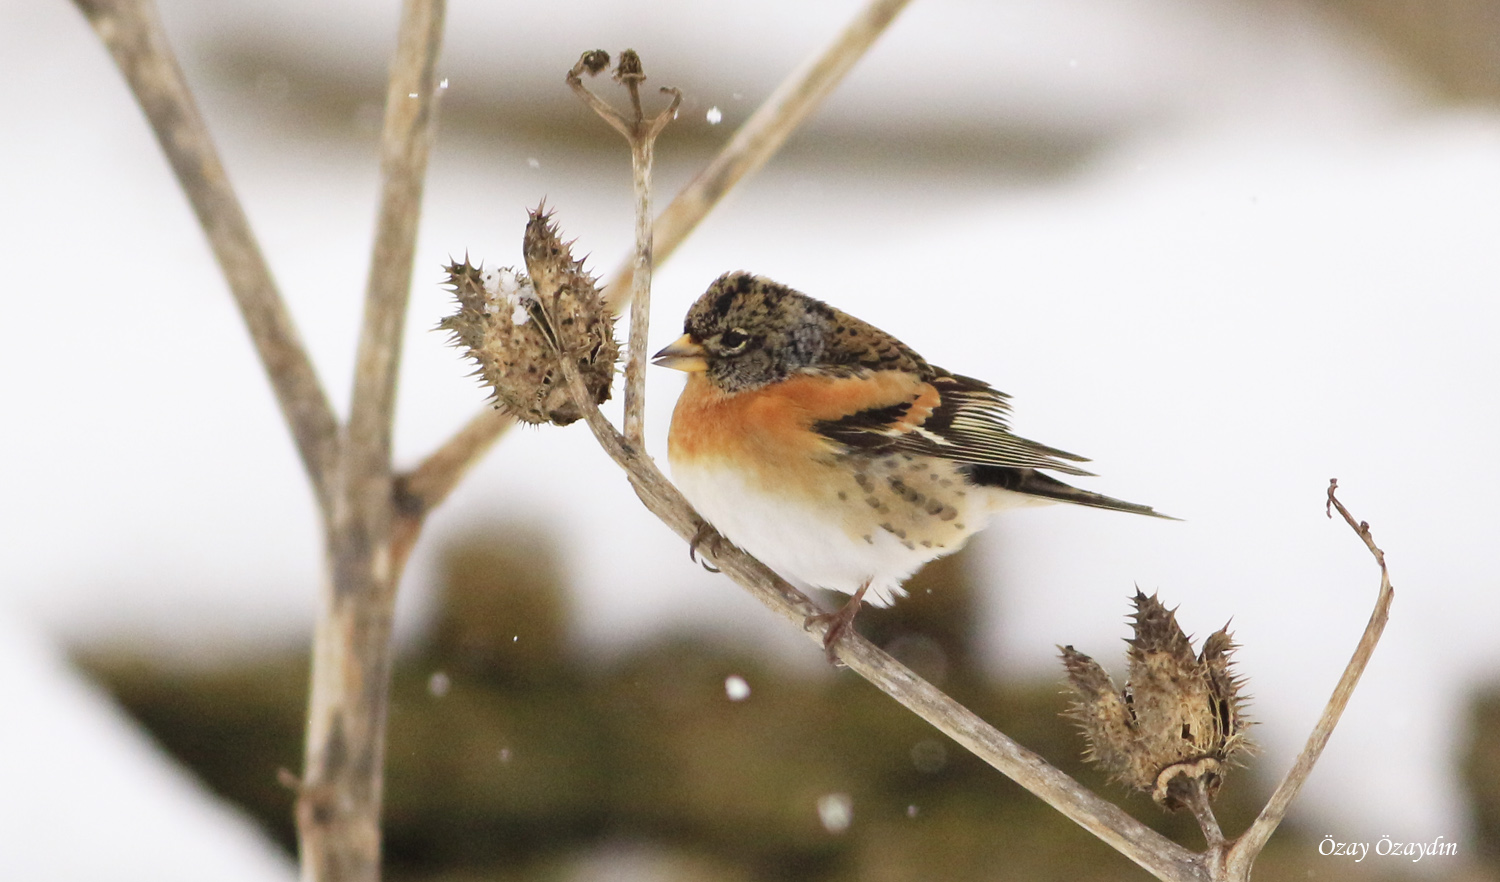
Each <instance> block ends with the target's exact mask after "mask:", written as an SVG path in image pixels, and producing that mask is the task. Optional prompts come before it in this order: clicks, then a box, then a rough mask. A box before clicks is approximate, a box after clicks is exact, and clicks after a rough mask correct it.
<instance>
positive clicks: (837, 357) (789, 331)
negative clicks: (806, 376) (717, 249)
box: [683, 272, 934, 392]
mask: <svg viewBox="0 0 1500 882" xmlns="http://www.w3.org/2000/svg"><path fill="white" fill-rule="evenodd" d="M683 331H684V332H685V333H686V335H687V336H688V337H689V338H691V339H692V341H693V342H694V343H696V344H698V345H700V346H702V348H703V352H704V359H705V361H706V362H707V369H706V371H707V378H708V380H709V381H710V382H712V383H713V384H714V385H715V386H717V387H718V388H720V389H722V390H724V391H726V392H741V391H746V390H750V389H758V388H761V387H763V386H766V385H769V384H771V383H775V382H777V381H779V380H784V379H786V378H787V377H789V376H792V375H793V374H796V373H798V372H800V371H804V370H806V369H809V368H813V367H817V368H818V369H820V370H822V371H824V372H832V373H834V374H838V375H854V374H858V373H861V372H863V371H866V370H880V369H887V368H896V369H902V370H911V371H915V372H916V373H918V374H920V375H922V376H924V377H926V376H930V375H931V374H932V373H933V372H934V371H933V368H931V367H930V366H929V365H928V364H927V363H926V362H925V361H923V360H922V357H921V356H919V355H917V354H916V353H915V352H913V351H911V349H909V348H908V347H907V346H906V345H905V344H903V343H901V341H899V340H897V339H896V338H895V337H892V336H891V335H889V334H887V333H885V332H884V331H882V330H880V329H879V328H876V327H875V326H873V325H871V324H868V323H866V322H863V321H860V320H859V319H857V318H855V317H854V316H852V315H849V314H848V313H845V312H842V311H840V310H838V309H835V308H833V307H832V306H829V305H828V304H826V303H824V302H823V301H821V300H818V299H816V298H813V297H809V296H807V295H806V294H803V293H802V292H800V291H797V290H795V289H792V288H789V287H787V286H786V285H783V284H780V283H779V282H773V281H771V280H770V279H767V278H765V277H764V276H757V275H752V274H751V273H747V272H731V273H725V274H724V275H722V276H720V277H719V278H717V279H715V280H714V283H713V284H712V285H709V286H708V290H707V291H704V292H703V294H702V296H700V297H699V298H698V300H697V302H695V303H694V304H693V306H692V308H691V309H690V310H688V314H687V319H686V320H685V321H684V322H683Z"/></svg>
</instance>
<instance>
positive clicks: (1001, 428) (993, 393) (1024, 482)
mask: <svg viewBox="0 0 1500 882" xmlns="http://www.w3.org/2000/svg"><path fill="white" fill-rule="evenodd" d="M683 330H684V332H685V333H683V335H682V336H681V337H680V338H678V339H677V340H676V341H675V342H673V343H672V344H671V345H670V346H667V347H666V348H665V349H663V350H661V351H660V352H658V353H656V355H655V356H654V357H653V363H654V364H657V365H661V366H663V367H669V368H675V369H677V370H680V371H686V372H687V373H688V381H687V386H686V387H685V388H684V389H683V391H682V395H681V397H679V398H678V399H677V407H676V409H675V410H674V411H673V413H672V427H671V430H670V433H669V434H668V436H667V452H668V459H669V461H670V462H671V464H672V477H673V479H674V480H675V482H676V484H677V487H678V489H680V490H681V491H682V493H683V495H684V496H686V497H687V499H688V501H689V502H691V503H692V504H693V506H694V507H695V508H696V509H697V510H698V513H699V514H701V515H702V516H703V517H704V518H706V519H707V520H708V521H709V522H710V523H711V524H712V525H713V526H714V528H716V529H717V530H718V531H719V533H720V534H721V535H723V536H724V537H725V538H727V539H728V540H729V541H731V542H733V543H734V544H735V545H738V546H739V547H741V548H743V549H744V550H745V551H747V552H749V553H750V554H753V555H754V556H755V557H757V558H759V559H760V560H761V561H762V562H763V563H765V564H766V565H767V566H769V567H771V568H772V569H774V570H776V571H777V572H778V573H780V574H782V575H784V576H790V577H792V578H793V579H794V580H797V581H800V582H803V583H805V584H807V585H810V586H813V587H816V588H828V589H832V590H834V591H839V592H842V593H844V594H849V595H851V598H850V600H849V603H848V604H847V605H846V606H845V607H844V608H843V609H842V610H840V611H839V612H836V613H831V614H823V615H820V616H813V617H811V618H810V619H809V626H810V625H811V624H812V622H813V621H816V620H826V621H828V622H829V628H828V630H827V631H826V632H825V634H824V646H825V648H826V649H827V651H828V653H829V658H830V660H833V659H834V652H833V647H834V644H835V643H836V642H837V641H838V639H839V637H840V636H842V634H843V632H844V631H845V630H847V629H848V628H849V627H850V625H851V623H852V622H853V619H854V616H855V614H856V613H857V612H858V611H859V606H860V603H861V601H863V600H868V601H869V602H870V603H872V604H874V605H876V606H887V605H889V604H891V603H892V602H894V601H895V599H896V598H898V597H901V596H903V595H904V594H905V592H904V591H903V590H902V589H901V583H902V581H904V580H905V579H906V578H907V577H908V576H910V575H911V574H912V573H914V572H916V570H917V569H918V568H919V567H921V566H922V564H924V563H926V562H927V561H929V560H932V559H933V558H936V557H940V556H942V555H945V554H951V553H952V552H954V551H957V550H958V549H959V548H960V547H962V545H963V544H964V542H965V541H966V540H968V538H969V537H970V536H972V535H973V534H974V533H975V532H977V531H978V530H980V529H981V528H982V527H983V526H984V525H985V521H986V520H987V519H988V516H989V515H990V513H992V512H995V511H998V510H1000V509H1003V508H1010V507H1013V506H1020V505H1032V504H1037V503H1048V502H1071V503H1075V504H1077V505H1087V506H1092V507H1094V508H1107V509H1113V510H1115V511H1128V512H1134V513H1136V514H1143V515H1151V516H1153V517H1161V518H1166V517H1167V516H1166V515H1163V514H1159V513H1158V512H1156V511H1154V510H1152V509H1151V507H1150V506H1146V505H1137V504H1135V503H1132V502H1124V501H1121V500H1119V499H1113V498H1111V497H1108V496H1102V495H1100V494H1098V493H1091V492H1089V491H1087V490H1080V489H1078V488H1076V487H1072V486H1069V485H1068V484H1064V483H1063V482H1062V481H1059V480H1057V479H1056V478H1053V477H1050V476H1048V475H1045V474H1043V473H1042V472H1041V471H1040V470H1042V469H1045V470H1049V471H1054V472H1061V473H1063V474H1067V475H1089V474H1091V473H1090V472H1087V471H1084V470H1083V469H1081V468H1079V467H1078V466H1076V465H1074V463H1078V462H1087V460H1086V459H1084V458H1083V457H1081V456H1077V455H1075V454H1072V453H1068V452H1066V451H1063V450H1058V449H1057V448H1055V447H1048V446H1046V445H1044V444H1038V443H1037V442H1035V441H1031V440H1028V439H1026V438H1021V437H1019V436H1017V435H1014V434H1012V433H1011V431H1010V427H1009V423H1008V418H1009V415H1010V402H1009V396H1007V395H1006V394H1005V393H1004V392H1001V391H999V390H997V389H994V388H991V387H990V385H989V384H987V383H985V382H983V381H981V380H976V379H973V378H971V377H965V376H961V375H959V374H953V373H949V372H948V371H946V370H943V369H942V368H940V367H937V366H935V365H932V364H929V363H928V362H927V361H926V360H925V359H923V358H922V356H920V355H918V354H917V353H916V352H913V351H912V350H911V348H910V347H908V346H907V345H906V344H904V343H902V342H901V341H900V340H897V339H896V338H895V337H892V336H891V335H890V334H887V333H885V332H884V331H882V330H880V329H879V328H876V327H874V326H873V325H870V324H867V323H865V322H863V321H860V320H859V319H857V318H855V317H854V316H851V315H849V314H847V313H844V312H841V311H839V310H837V309H834V308H833V307H831V306H829V305H827V304H825V303H823V302H821V301H819V300H815V299H813V298H811V297H809V296H807V295H806V294H803V293H801V292H800V291H794V290H793V289H791V288H788V287H787V286H785V285H781V284H778V283H776V282H773V281H771V280H770V279H766V278H763V277H761V276H755V275H751V274H750V273H745V272H733V273H726V274H725V275H723V276H720V277H719V278H718V279H717V280H716V281H715V282H714V283H713V284H712V285H710V286H709V287H708V290H707V291H705V292H704V293H703V295H702V296H701V297H699V298H698V300H697V302H696V303H694V304H693V306H692V308H691V309H689V310H688V314H687V319H686V321H685V322H684V327H683Z"/></svg>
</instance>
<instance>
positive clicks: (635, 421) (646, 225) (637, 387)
mask: <svg viewBox="0 0 1500 882" xmlns="http://www.w3.org/2000/svg"><path fill="white" fill-rule="evenodd" d="M603 55H604V53H603V52H601V51H599V50H595V51H593V52H585V53H583V56H582V57H581V58H579V60H578V63H577V64H575V65H573V69H572V70H570V71H568V77H567V79H568V85H569V86H571V87H572V88H573V91H574V92H575V93H577V94H578V96H579V97H580V98H582V99H583V100H584V101H585V102H586V103H587V104H588V105H589V107H591V108H593V110H594V112H595V113H597V114H599V116H601V117H603V118H604V121H605V122H607V123H609V124H610V125H611V126H613V127H614V129H615V130H616V131H618V132H620V133H621V134H623V135H624V136H625V141H626V142H627V143H628V144H629V145H630V168H631V172H632V175H631V180H632V188H633V190H634V192H635V254H634V255H633V256H632V257H631V260H630V267H631V277H632V278H633V279H634V280H635V281H634V283H633V285H632V287H631V296H630V346H629V348H628V351H627V353H626V358H625V438H626V440H627V441H628V442H629V443H630V444H631V445H632V446H634V447H637V448H639V447H641V446H642V445H643V444H645V435H646V430H645V425H646V423H645V407H646V350H647V348H648V344H647V338H648V336H649V333H650V321H651V267H652V260H653V259H652V227H651V218H652V217H653V213H652V208H651V166H652V163H653V162H654V161H655V153H656V136H657V135H659V134H661V132H662V130H663V129H665V128H666V127H667V123H669V122H671V121H672V120H673V119H675V118H676V117H677V107H678V105H680V104H681V103H682V93H681V92H679V91H677V90H676V89H662V93H663V94H667V95H671V96H672V101H671V103H670V104H669V105H668V106H667V109H666V110H663V111H662V112H661V113H658V114H657V115H656V116H654V117H652V118H651V119H649V120H648V119H647V118H646V114H645V112H644V111H643V110H642V109H641V83H643V82H645V80H646V72H645V69H644V68H643V67H642V66H641V57H640V56H639V55H637V54H636V53H635V50H633V49H626V50H625V51H624V52H621V53H620V64H619V67H617V68H616V70H615V79H616V80H617V81H619V82H621V83H623V84H624V85H625V88H626V89H627V90H629V92H630V107H631V113H632V116H630V117H628V118H627V117H623V116H621V115H620V114H619V113H617V112H616V111H615V109H614V108H612V107H610V106H609V105H608V104H606V103H605V102H603V101H601V100H600V99H599V98H598V97H597V96H596V95H594V93H593V92H591V91H589V88H588V86H586V85H584V83H583V80H582V79H581V78H580V77H579V76H578V74H579V72H580V70H592V68H591V65H590V63H591V62H593V63H595V64H597V62H598V60H599V57H600V56H603ZM605 57H607V56H605ZM606 63H607V62H606ZM611 308H612V309H614V308H617V307H611Z"/></svg>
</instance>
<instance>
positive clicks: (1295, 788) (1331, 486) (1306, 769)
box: [1225, 478, 1396, 879]
mask: <svg viewBox="0 0 1500 882" xmlns="http://www.w3.org/2000/svg"><path fill="white" fill-rule="evenodd" d="M1338 485H1339V482H1338V479H1336V478H1335V479H1333V480H1331V481H1329V482H1328V516H1329V517H1330V518H1331V517H1333V510H1334V509H1338V513H1339V514H1340V515H1342V516H1343V518H1344V521H1345V523H1347V524H1348V525H1349V527H1350V528H1351V529H1353V530H1354V532H1355V533H1356V534H1357V535H1358V536H1359V538H1360V539H1361V540H1363V542H1364V543H1365V546H1366V547H1368V548H1369V549H1370V553H1371V554H1373V555H1374V556H1375V562H1376V564H1378V565H1379V566H1380V590H1379V591H1378V592H1377V593H1376V595H1375V609H1374V611H1372V612H1371V613H1370V621H1369V622H1368V623H1367V624H1366V625H1365V631H1364V634H1362V635H1361V636H1360V638H1359V645H1357V646H1356V647H1355V648H1354V655H1353V657H1352V658H1350V659H1349V664H1348V666H1346V667H1345V668H1344V674H1343V676H1342V677H1340V678H1339V682H1338V685H1337V686H1335V687H1334V690H1333V695H1332V696H1331V697H1330V698H1329V699H1328V704H1327V706H1326V707H1324V708H1323V715H1322V716H1321V717H1320V718H1319V719H1318V724H1317V725H1316V726H1314V727H1313V731H1312V734H1311V735H1309V736H1308V738H1307V745H1306V746H1304V747H1303V748H1302V753H1301V754H1299V755H1298V756H1297V761H1296V762H1294V763H1293V764H1292V767H1291V769H1289V770H1288V771H1287V773H1286V777H1285V778H1283V779H1282V780H1281V783H1280V784H1279V785H1277V787H1276V790H1275V792H1274V793H1272V794H1271V798H1270V800H1268V801H1267V802H1266V806H1265V808H1263V809H1261V811H1260V814H1259V815H1258V816H1257V817H1256V818H1255V821H1254V823H1252V824H1251V825H1250V828H1249V829H1248V830H1246V831H1245V832H1244V834H1242V835H1241V836H1240V837H1239V839H1238V840H1237V841H1236V842H1235V843H1234V845H1233V847H1231V848H1230V849H1229V852H1228V854H1227V855H1226V858H1225V868H1226V870H1227V874H1226V876H1225V878H1228V879H1248V878H1250V866H1251V864H1253V863H1254V861H1255V857H1256V855H1258V854H1260V851H1261V849H1262V848H1265V845H1266V842H1267V840H1269V839H1270V838H1271V834H1272V833H1274V832H1275V831H1276V827H1277V825H1279V824H1280V823H1281V821H1282V819H1283V818H1285V817H1286V813H1287V809H1289V808H1290V807H1291V805H1292V800H1294V799H1296V798H1297V793H1298V792H1299V791H1300V790H1301V789H1302V785H1303V784H1304V783H1306V781H1307V776H1308V775H1309V774H1311V773H1312V769H1313V766H1314V765H1315V764H1316V763H1317V761H1318V757H1320V756H1322V754H1323V748H1324V747H1325V746H1327V744H1328V738H1329V736H1331V735H1332V734H1333V729H1334V727H1335V726H1337V725H1338V723H1339V718H1340V717H1341V716H1343V714H1344V708H1345V707H1347V706H1348V704H1349V698H1350V696H1352V695H1353V694H1354V688H1355V687H1356V686H1358V685H1359V678H1360V676H1361V675H1363V674H1364V672H1365V667H1366V666H1367V665H1368V664H1369V663H1370V656H1371V655H1373V654H1374V652H1375V645H1376V644H1377V643H1379V642H1380V635H1381V633H1382V632H1384V631H1385V623H1386V620H1387V619H1388V618H1389V617H1390V612H1391V600H1392V599H1393V598H1394V597H1395V595H1396V592H1395V589H1394V588H1392V587H1391V577H1390V573H1388V572H1387V571H1386V568H1385V552H1383V551H1381V550H1380V548H1379V547H1378V546H1376V544H1375V537H1373V536H1371V535H1370V525H1369V524H1367V523H1365V522H1364V521H1358V522H1356V521H1355V520H1354V516H1353V515H1351V514H1349V510H1348V509H1347V508H1345V507H1344V504H1343V503H1342V502H1339V500H1338V497H1337V496H1335V495H1334V493H1335V491H1336V490H1337V489H1338Z"/></svg>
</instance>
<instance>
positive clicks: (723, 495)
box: [672, 462, 978, 606]
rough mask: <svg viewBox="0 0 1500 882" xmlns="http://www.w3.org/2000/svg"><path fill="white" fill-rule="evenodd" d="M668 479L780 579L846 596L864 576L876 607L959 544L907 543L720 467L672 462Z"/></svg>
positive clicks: (840, 511) (837, 509)
mask: <svg viewBox="0 0 1500 882" xmlns="http://www.w3.org/2000/svg"><path fill="white" fill-rule="evenodd" d="M672 477H673V480H674V481H675V483H676V484H677V488H678V489H679V490H681V491H682V493H683V495H684V496H686V497H687V498H688V501H689V502H691V503H692V504H693V507H694V508H696V509H697V510H698V513H699V514H700V515H702V516H703V517H704V518H706V519H708V521H709V523H711V524H713V525H714V528H715V529H717V530H718V531H719V532H720V533H722V534H723V535H724V537H725V538H727V539H728V540H729V541H731V542H733V543H734V544H735V545H738V546H739V547H740V548H743V549H744V550H745V551H748V552H749V553H751V554H753V555H754V556H755V557H756V558H758V559H759V560H760V561H761V562H762V563H764V564H766V565H767V566H769V567H770V568H771V569H773V570H775V571H776V572H777V573H779V574H780V575H782V576H783V577H785V578H787V579H791V580H793V581H795V582H800V583H802V584H803V585H804V586H811V587H815V588H827V589H831V590H834V591H841V592H843V593H845V594H853V593H854V592H855V591H858V590H859V588H860V586H862V585H864V584H865V583H867V582H868V583H869V585H870V590H869V593H867V594H866V595H865V599H866V600H867V601H869V602H870V603H872V604H874V605H875V606H889V605H890V604H891V603H892V602H894V601H895V599H896V598H897V597H902V596H904V595H905V593H906V592H904V591H902V590H901V583H902V582H903V581H905V580H906V578H907V577H908V576H910V575H911V574H912V573H914V572H916V571H917V569H918V568H920V567H921V566H922V564H924V563H926V562H927V561H929V560H931V559H932V558H934V557H937V556H938V555H939V554H943V553H946V552H947V551H953V550H955V549H956V548H957V547H958V545H959V544H960V543H954V544H953V545H952V546H951V547H949V548H947V549H945V550H934V549H931V548H923V547H921V546H917V547H915V548H909V547H907V545H906V544H905V543H903V542H902V541H901V540H900V539H898V538H897V537H896V536H894V535H892V534H891V533H888V532H886V531H884V530H879V529H875V530H867V531H861V530H860V528H859V527H851V525H850V524H848V523H847V522H846V520H845V518H844V516H843V515H844V512H846V511H848V509H847V508H846V507H844V506H841V505H837V504H830V505H818V504H816V503H813V504H802V505H792V504H788V502H787V501H786V500H783V499H776V498H772V497H769V496H767V495H766V494H765V493H764V492H763V491H762V490H760V488H759V487H757V486H755V485H754V484H752V483H751V482H747V481H745V480H744V479H743V478H742V477H741V476H740V475H739V474H738V473H735V472H731V471H727V470H724V469H721V468H713V467H703V466H698V465H691V466H686V465H683V464H680V463H675V462H674V463H673V465H672ZM830 502H833V500H830ZM976 514H978V513H977V512H976ZM974 526H975V527H977V526H978V525H977V524H975V525H974Z"/></svg>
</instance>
